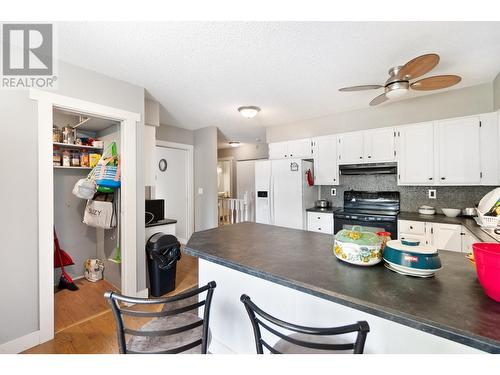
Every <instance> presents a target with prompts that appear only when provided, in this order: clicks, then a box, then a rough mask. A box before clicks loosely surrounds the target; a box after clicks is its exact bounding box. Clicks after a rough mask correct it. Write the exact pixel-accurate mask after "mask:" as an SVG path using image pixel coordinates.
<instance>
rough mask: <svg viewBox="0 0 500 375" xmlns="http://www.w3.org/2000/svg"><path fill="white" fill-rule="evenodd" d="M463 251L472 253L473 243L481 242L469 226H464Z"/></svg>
mask: <svg viewBox="0 0 500 375" xmlns="http://www.w3.org/2000/svg"><path fill="white" fill-rule="evenodd" d="M461 234H462V253H472V245H473V244H475V243H476V242H481V241H480V240H479V239H478V238H477V237H476V236H474V235H473V234H472V233H471V232H470V231H469V230H468V229H467V228H465V227H462V233H461Z"/></svg>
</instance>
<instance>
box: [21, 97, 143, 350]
mask: <svg viewBox="0 0 500 375" xmlns="http://www.w3.org/2000/svg"><path fill="white" fill-rule="evenodd" d="M29 98H30V99H31V100H33V101H36V102H37V104H38V109H37V120H38V122H37V123H38V288H39V319H40V320H39V324H40V329H39V335H38V340H37V341H38V342H37V344H41V343H43V342H46V341H49V340H52V339H53V338H54V263H53V262H54V254H53V253H54V237H53V226H54V175H53V169H54V168H53V162H52V152H53V145H52V121H53V112H52V111H53V108H54V107H57V108H61V109H65V110H69V111H74V112H79V113H85V114H89V115H93V116H97V117H104V118H109V119H112V120H115V121H119V122H120V148H121V155H122V156H121V165H122V170H121V180H122V186H121V212H120V223H121V227H120V239H121V245H120V247H121V251H122V264H121V273H122V285H121V289H122V293H123V294H126V295H131V296H143V294H144V293H143V292H144V291H140V292H138V290H137V284H138V283H137V228H138V226H137V224H138V220H137V217H138V213H137V149H136V146H137V135H136V131H137V127H138V125H139V123H140V121H141V115H140V114H139V113H134V112H129V111H124V110H121V109H118V108H113V107H108V106H104V105H101V104H97V103H93V102H88V101H84V100H80V99H76V98H73V97H69V96H63V95H59V94H55V93H51V92H47V91H41V90H36V89H30V92H29ZM141 224H142V222H141ZM141 228H142V225H141ZM146 291H147V290H146Z"/></svg>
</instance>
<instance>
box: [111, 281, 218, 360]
mask: <svg viewBox="0 0 500 375" xmlns="http://www.w3.org/2000/svg"><path fill="white" fill-rule="evenodd" d="M215 287H216V284H215V282H214V281H211V282H209V283H208V284H206V285H204V286H203V287H201V288H197V289H194V290H191V291H188V292H185V293H181V294H178V295H175V296H173V297H162V298H135V297H128V296H123V295H121V294H118V293H115V292H111V291H109V292H106V293H105V294H104V297H105V298H106V299H107V300H108V302H109V303H110V305H111V309H112V311H113V315H114V317H115V321H116V329H117V336H118V346H119V349H120V353H121V354H126V353H134V354H141V353H145V354H170V353H172V354H174V353H180V352H183V351H186V350H190V349H192V348H194V347H196V346H198V345H201V352H202V353H203V354H205V353H206V352H207V346H208V325H209V317H210V305H211V302H212V296H213V292H214V289H215ZM203 292H207V293H206V296H205V299H203V300H201V301H199V302H196V303H190V304H189V305H186V306H182V307H176V308H169V305H170V304H171V303H173V302H180V301H185V300H187V299H189V298H192V297H195V296H199V295H200V294H201V293H203ZM119 302H123V303H126V304H136V305H164V306H163V310H162V311H157V312H151V311H138V310H132V309H130V308H125V307H121V306H120V304H119ZM186 302H188V303H189V302H191V301H186ZM203 306H204V311H203V318H202V319H200V318H198V317H197V316H198V314H197V313H196V314H193V313H189V314H191V315H188V316H192V315H194V318H195V319H196V321H195V322H193V321H192V319H191V318H189V319H191V322H189V324H185V325H181V326H177V327H173V328H169V329H157V330H154V329H151V330H143V329H141V330H136V329H132V328H130V327H126V326H125V323H124V320H123V316H124V315H127V316H132V317H139V318H161V319H169V320H168V321H166V322H177V320H170V319H174V318H167V317H171V316H174V315H179V314H182V313H186V312H188V311H191V310H195V309H198V308H200V307H203ZM180 319H181V321H183V320H185V319H184V318H180ZM198 319H199V320H198ZM167 327H168V326H167ZM197 327H202V334H201V336H202V337H201V339H200V340H197V341H194V342H191V343H189V344H186V345H182V346H179V347H177V348H173V349H168V350H160V351H154V352H153V351H148V352H140V351H136V350H129V349H128V348H127V343H126V340H125V335H130V336H137V337H167V336H171V335H175V334H179V333H182V332H186V331H189V330H192V329H195V328H197ZM164 328H165V327H164ZM195 335H196V334H195Z"/></svg>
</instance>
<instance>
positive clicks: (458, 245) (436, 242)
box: [398, 220, 477, 252]
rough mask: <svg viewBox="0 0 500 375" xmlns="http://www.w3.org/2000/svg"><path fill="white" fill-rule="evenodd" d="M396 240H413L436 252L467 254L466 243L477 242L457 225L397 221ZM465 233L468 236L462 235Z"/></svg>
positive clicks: (467, 246)
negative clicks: (430, 247) (429, 246)
mask: <svg viewBox="0 0 500 375" xmlns="http://www.w3.org/2000/svg"><path fill="white" fill-rule="evenodd" d="M398 228H399V229H398V231H399V233H398V238H399V239H405V238H414V239H418V240H420V242H421V243H423V244H427V245H431V246H433V247H435V248H436V249H438V250H448V251H457V252H469V250H468V248H470V247H472V244H470V245H468V242H470V241H472V243H474V242H477V239H475V237H474V236H472V234H470V232H469V231H468V230H467V229H466V228H464V227H463V226H461V225H459V224H445V223H430V222H424V221H412V220H398ZM465 231H467V232H468V233H469V234H470V236H472V237H466V236H465V235H464V234H463V233H465Z"/></svg>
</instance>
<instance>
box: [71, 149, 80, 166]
mask: <svg viewBox="0 0 500 375" xmlns="http://www.w3.org/2000/svg"><path fill="white" fill-rule="evenodd" d="M71 166H72V167H79V166H80V153H79V152H78V151H73V152H72V153H71Z"/></svg>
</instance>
